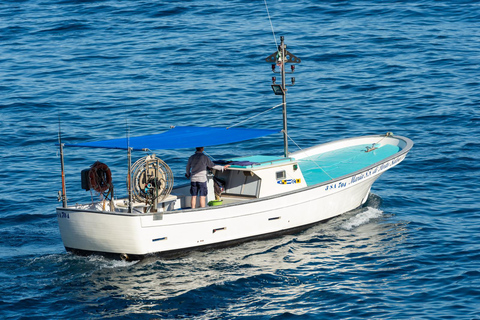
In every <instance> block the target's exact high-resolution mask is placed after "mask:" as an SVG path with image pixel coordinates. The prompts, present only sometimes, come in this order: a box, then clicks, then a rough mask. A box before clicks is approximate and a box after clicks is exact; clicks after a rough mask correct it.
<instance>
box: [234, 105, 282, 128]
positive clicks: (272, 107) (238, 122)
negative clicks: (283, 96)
mask: <svg viewBox="0 0 480 320" xmlns="http://www.w3.org/2000/svg"><path fill="white" fill-rule="evenodd" d="M280 106H283V103H280V104H279V105H276V106H274V107H272V108H270V109H268V110H265V111H263V112H260V113H259V114H256V115H254V116H251V117H249V118H247V119H245V120H243V121H240V122H237V123H236V124H234V125H231V126H230V127H227V130H228V129H230V128H233V127H236V126H238V125H239V124H240V123H243V122H245V121H248V120H250V119H253V118H255V117H258V116H259V115H261V114H264V113H266V112H268V111H270V110H273V109H275V108H278V107H280Z"/></svg>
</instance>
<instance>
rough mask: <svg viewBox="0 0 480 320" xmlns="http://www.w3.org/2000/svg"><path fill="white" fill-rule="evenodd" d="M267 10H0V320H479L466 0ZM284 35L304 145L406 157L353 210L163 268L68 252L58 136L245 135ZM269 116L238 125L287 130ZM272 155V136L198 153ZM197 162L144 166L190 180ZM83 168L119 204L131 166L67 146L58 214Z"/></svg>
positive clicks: (479, 17) (475, 93)
mask: <svg viewBox="0 0 480 320" xmlns="http://www.w3.org/2000/svg"><path fill="white" fill-rule="evenodd" d="M267 3H268V13H269V14H268V13H267V10H266V7H265V2H264V1H262V0H257V1H250V0H248V1H247V0H232V1H219V0H195V1H185V0H182V1H153V0H138V1H133V0H104V1H93V0H68V1H66V0H24V1H17V0H16V1H13V0H11V1H1V2H0V113H1V115H0V128H1V140H0V148H1V171H0V179H1V183H0V208H1V209H0V219H1V220H0V221H1V223H0V248H1V250H0V318H2V319H99V318H106V319H179V318H180V319H244V318H246V319H480V209H479V208H480V203H479V202H480V183H479V181H480V164H479V158H480V141H479V138H480V111H479V106H480V2H478V1H471V0H468V1H467V0H450V1H447V0H445V1H434V0H405V1H393V0H386V1H374V0H344V1H341V0H339V1H314V0H296V1H284V0H277V1H271V0H268V2H267ZM269 15H270V17H271V23H272V25H273V30H274V32H275V36H274V35H273V33H272V28H271V25H270V21H269ZM280 36H285V43H286V44H287V46H288V50H289V51H290V52H291V53H292V54H294V55H295V56H297V57H299V58H300V59H302V62H301V63H300V64H298V65H297V66H296V67H297V68H296V71H295V74H294V76H295V78H296V84H295V86H293V87H290V88H289V91H288V96H287V102H288V106H289V111H288V112H289V115H288V123H289V135H290V137H291V138H292V139H293V141H295V143H296V144H298V146H299V147H301V148H306V147H309V146H312V145H315V144H319V143H323V142H328V141H332V140H336V139H340V138H348V137H354V136H358V135H370V134H383V133H386V132H393V133H394V134H396V135H401V136H406V137H409V138H410V139H412V140H413V141H414V142H415V146H414V147H413V149H412V150H411V152H410V153H409V155H408V156H407V158H406V159H405V160H404V161H403V162H402V163H401V164H399V165H398V166H396V167H395V168H393V169H391V170H389V171H388V172H386V173H384V174H383V175H382V177H381V178H380V179H379V180H378V181H377V182H376V183H375V184H374V186H373V188H372V194H371V195H370V197H369V200H368V202H367V204H366V206H365V207H363V208H360V209H357V210H355V211H352V212H349V213H346V214H344V215H342V216H339V217H337V218H334V219H332V220H330V221H328V222H326V223H323V224H319V225H316V226H314V227H312V228H310V229H308V230H305V231H304V232H301V233H298V234H294V235H289V236H282V237H278V238H275V239H272V240H267V241H256V242H249V243H245V244H242V245H239V246H236V247H232V248H227V249H221V250H212V251H207V252H195V253H191V254H189V255H186V256H183V257H180V258H178V259H174V260H161V259H157V258H148V259H145V260H142V261H139V262H124V261H113V260H109V259H106V258H102V257H98V256H92V257H78V256H74V255H72V254H69V253H66V251H65V249H64V247H63V244H62V240H61V238H60V233H59V230H58V226H57V218H56V213H55V208H56V207H57V206H60V203H58V201H57V192H58V191H59V190H60V189H61V177H60V158H59V150H58V147H57V146H56V145H55V144H56V143H57V142H58V132H59V123H60V126H61V132H62V142H65V143H79V142H87V141H95V140H102V139H106V138H122V137H125V135H126V134H127V132H128V133H129V134H130V135H131V136H135V135H142V134H151V133H159V132H163V131H165V130H168V129H169V128H170V126H171V125H210V126H229V125H232V124H235V123H238V122H240V121H243V120H246V119H247V118H249V117H252V116H254V115H257V114H260V113H261V112H263V111H265V110H267V109H269V108H271V107H273V106H275V105H277V104H279V103H281V98H280V97H279V96H275V95H274V94H273V92H272V90H271V87H270V84H271V77H272V75H273V74H272V72H271V66H270V65H269V64H268V63H266V62H265V58H266V57H267V56H269V55H270V54H272V53H273V52H275V51H276V44H275V41H277V42H278V43H279V38H280ZM288 79H289V77H287V80H288ZM288 81H289V80H288ZM281 117H282V114H281V110H280V108H277V109H274V110H272V111H270V112H268V113H265V114H261V115H259V116H257V117H254V118H252V119H250V120H248V121H246V122H244V123H242V124H241V125H240V126H241V127H257V128H258V127H259V128H268V129H281V125H282V120H281ZM282 148H283V142H282V137H281V135H280V134H279V135H274V136H270V137H266V138H260V139H256V140H252V141H248V142H244V143H240V144H237V145H225V146H218V147H211V148H208V149H207V150H206V151H207V152H208V153H209V154H210V155H211V156H212V157H214V158H217V159H218V158H222V157H223V156H226V157H231V156H248V155H252V154H265V155H281V154H282V152H283V151H282ZM290 148H291V151H295V150H298V147H297V146H296V145H295V144H294V143H292V142H290ZM192 152H193V151H192V150H176V151H173V152H165V151H159V152H157V155H158V156H159V157H161V158H162V159H163V160H165V161H166V162H167V163H168V164H169V165H170V166H171V168H172V170H173V171H174V174H175V179H176V183H184V182H185V181H186V180H185V178H184V177H183V173H184V171H183V170H184V166H185V165H186V160H187V158H188V156H189V155H190V154H191V153H192ZM142 156H143V154H142V153H134V160H135V159H137V158H140V157H142ZM96 160H100V161H102V162H105V163H107V164H108V165H109V166H110V168H112V170H113V180H114V184H115V186H116V190H117V194H119V195H123V194H125V190H126V188H125V174H126V154H125V152H123V151H113V152H106V151H104V150H88V149H82V148H66V149H65V161H66V178H67V196H68V199H69V202H70V203H75V202H79V203H82V202H87V203H88V202H89V201H90V197H91V196H90V193H87V192H85V191H83V190H81V188H80V171H81V170H82V169H85V168H88V167H89V166H90V165H91V164H92V163H93V162H95V161H96ZM299 214H301V213H299Z"/></svg>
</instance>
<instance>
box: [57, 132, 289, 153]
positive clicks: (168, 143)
mask: <svg viewBox="0 0 480 320" xmlns="http://www.w3.org/2000/svg"><path fill="white" fill-rule="evenodd" d="M278 132H280V131H278V130H263V129H242V128H230V129H227V128H218V127H182V126H178V127H174V128H173V129H170V130H169V131H166V132H164V133H159V134H152V135H147V136H141V137H131V138H130V139H129V141H128V144H127V138H121V139H112V140H103V141H95V142H86V143H79V144H65V146H66V147H88V148H107V149H125V150H126V149H127V148H128V146H130V148H132V149H133V150H143V149H150V150H158V149H182V148H195V147H208V146H215V145H220V144H227V143H232V142H239V141H245V140H250V139H254V138H258V137H263V136H267V135H270V134H273V133H278Z"/></svg>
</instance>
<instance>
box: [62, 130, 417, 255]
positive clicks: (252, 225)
mask: <svg viewBox="0 0 480 320" xmlns="http://www.w3.org/2000/svg"><path fill="white" fill-rule="evenodd" d="M376 139H377V140H378V136H377V137H376ZM392 139H393V138H392ZM406 140H407V142H405V143H404V144H406V146H403V149H401V150H400V151H399V152H398V153H397V154H395V155H393V156H391V157H389V158H387V159H384V160H383V161H381V162H378V163H375V164H374V165H372V166H369V167H367V168H365V169H363V170H360V171H357V172H354V173H352V174H349V175H345V176H343V177H340V178H338V179H335V180H331V181H328V182H325V183H321V184H318V185H314V186H310V187H305V188H301V189H298V190H294V191H291V192H287V193H282V194H278V195H273V196H268V197H265V198H259V199H253V200H249V201H244V202H237V203H233V204H227V205H222V206H216V207H207V208H201V209H193V210H192V209H188V210H175V211H167V212H165V213H147V214H138V213H118V212H107V211H95V210H85V209H78V208H57V216H58V222H59V227H60V233H61V235H62V240H63V243H64V245H65V247H66V249H67V250H69V251H73V252H75V253H78V254H90V253H98V254H103V255H111V256H113V257H119V258H124V259H139V258H141V257H143V256H145V255H151V254H155V255H159V256H171V255H175V254H178V253H179V252H183V251H188V250H192V249H202V248H211V247H220V246H225V245H230V244H233V243H238V242H243V241H246V240H250V239H255V238H264V237H270V236H273V235H276V234H281V233H288V232H294V231H297V230H300V229H303V228H306V227H308V226H311V225H312V224H315V223H318V222H320V221H324V220H328V219H331V218H333V217H335V216H338V215H340V214H343V213H345V212H348V211H351V210H353V209H355V208H358V207H359V206H361V205H362V204H363V203H364V202H365V201H366V199H367V198H368V195H369V192H370V188H371V186H372V184H373V183H374V182H375V180H376V179H377V178H378V177H379V176H380V175H381V174H382V173H383V172H384V171H386V170H388V169H390V168H392V167H393V166H395V165H397V164H398V163H400V162H401V161H402V160H403V159H404V158H405V156H406V154H407V152H408V151H409V149H410V148H411V141H410V140H408V139H406ZM345 141H348V140H345ZM403 141H405V140H403ZM408 141H409V142H408ZM333 147H334V146H333V145H332V144H326V145H324V148H333ZM317 148H318V147H317ZM298 156H301V154H298Z"/></svg>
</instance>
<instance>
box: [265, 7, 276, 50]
mask: <svg viewBox="0 0 480 320" xmlns="http://www.w3.org/2000/svg"><path fill="white" fill-rule="evenodd" d="M263 1H264V2H265V9H267V15H268V21H270V27H271V28H272V33H273V40H275V48H278V45H277V38H276V37H275V31H273V24H272V19H271V18H270V12H268V5H267V0H263Z"/></svg>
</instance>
